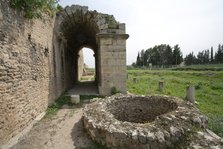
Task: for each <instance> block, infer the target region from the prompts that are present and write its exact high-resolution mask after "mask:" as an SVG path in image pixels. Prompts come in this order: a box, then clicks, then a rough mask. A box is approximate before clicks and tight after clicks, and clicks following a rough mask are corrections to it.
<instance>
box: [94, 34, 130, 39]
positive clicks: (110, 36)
mask: <svg viewBox="0 0 223 149" xmlns="http://www.w3.org/2000/svg"><path fill="white" fill-rule="evenodd" d="M96 37H97V38H124V39H128V38H129V34H109V33H108V34H100V33H99V34H97V35H96Z"/></svg>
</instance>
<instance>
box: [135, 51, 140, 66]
mask: <svg viewBox="0 0 223 149" xmlns="http://www.w3.org/2000/svg"><path fill="white" fill-rule="evenodd" d="M140 65H141V60H140V56H139V52H138V56H137V58H136V66H140Z"/></svg>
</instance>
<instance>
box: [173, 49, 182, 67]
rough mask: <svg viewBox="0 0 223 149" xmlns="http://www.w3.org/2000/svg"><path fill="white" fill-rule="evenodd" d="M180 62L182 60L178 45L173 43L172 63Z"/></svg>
mask: <svg viewBox="0 0 223 149" xmlns="http://www.w3.org/2000/svg"><path fill="white" fill-rule="evenodd" d="M181 62H183V54H182V53H181V51H180V47H179V45H175V46H174V47H173V57H172V64H173V65H179V64H180V63H181Z"/></svg>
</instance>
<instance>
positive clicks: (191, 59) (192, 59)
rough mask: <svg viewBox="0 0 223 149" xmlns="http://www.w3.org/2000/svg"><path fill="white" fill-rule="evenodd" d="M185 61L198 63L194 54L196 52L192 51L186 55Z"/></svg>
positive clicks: (187, 63)
mask: <svg viewBox="0 0 223 149" xmlns="http://www.w3.org/2000/svg"><path fill="white" fill-rule="evenodd" d="M184 61H185V64H186V65H192V64H196V63H197V58H196V57H195V56H194V53H193V52H192V53H189V54H188V55H186V57H185V58H184Z"/></svg>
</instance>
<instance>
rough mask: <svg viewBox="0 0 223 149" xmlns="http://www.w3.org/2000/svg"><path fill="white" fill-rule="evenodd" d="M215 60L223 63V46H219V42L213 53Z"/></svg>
mask: <svg viewBox="0 0 223 149" xmlns="http://www.w3.org/2000/svg"><path fill="white" fill-rule="evenodd" d="M215 62H216V63H223V46H221V45H220V44H219V45H218V50H217V52H216V53H215Z"/></svg>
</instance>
